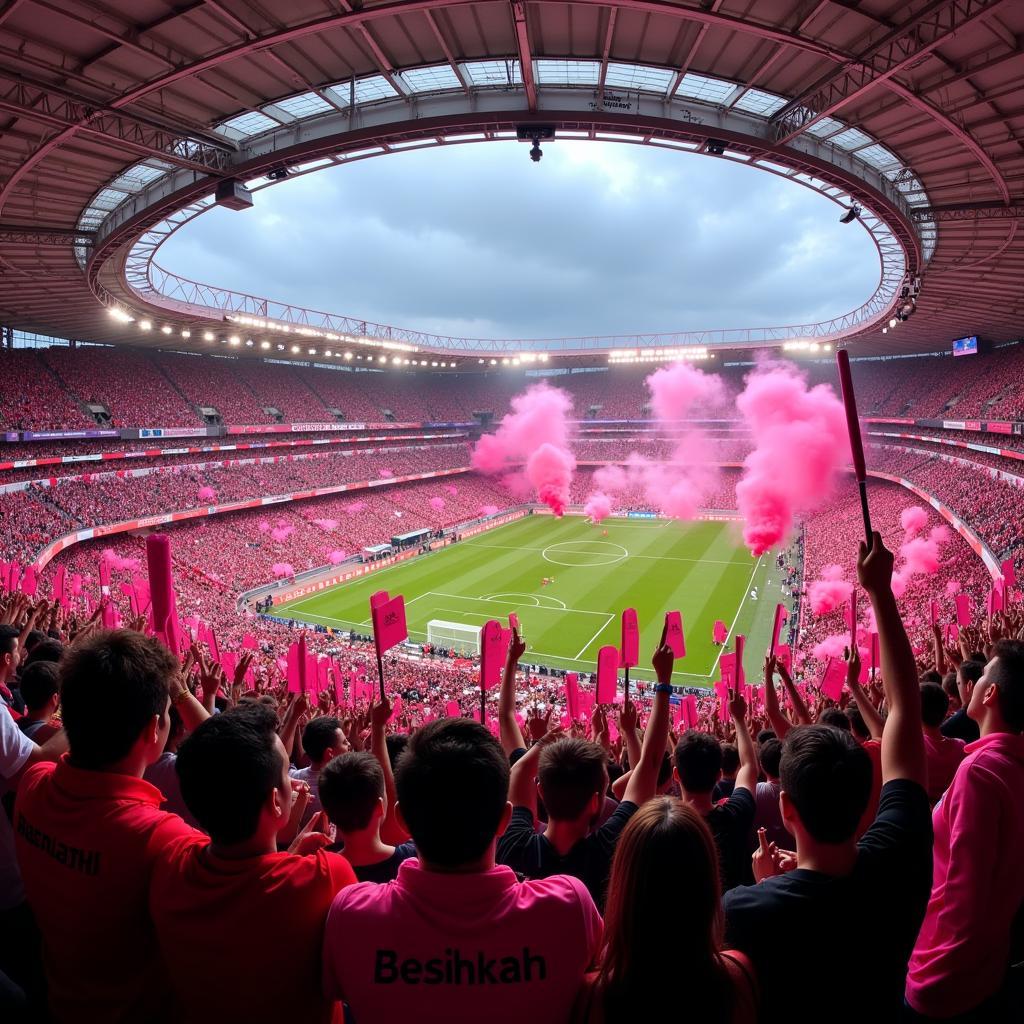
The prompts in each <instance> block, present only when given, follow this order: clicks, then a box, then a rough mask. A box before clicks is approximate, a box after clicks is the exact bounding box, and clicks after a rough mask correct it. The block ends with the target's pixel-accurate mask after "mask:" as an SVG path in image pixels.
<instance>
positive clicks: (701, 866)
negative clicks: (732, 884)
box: [596, 797, 733, 1021]
mask: <svg viewBox="0 0 1024 1024" xmlns="http://www.w3.org/2000/svg"><path fill="white" fill-rule="evenodd" d="M721 895H722V887H721V882H720V880H719V875H718V850H717V848H716V846H715V841H714V838H713V837H712V835H711V831H710V829H709V828H708V826H707V824H706V823H705V821H704V819H703V818H702V817H701V816H700V814H698V813H697V812H696V811H695V810H693V809H692V808H691V807H689V806H687V805H686V804H684V803H683V802H682V801H680V800H676V799H674V798H672V797H658V798H656V799H654V800H649V801H647V803H645V804H644V805H643V806H642V807H641V808H640V809H639V810H638V811H637V812H636V813H635V814H634V815H633V817H632V818H631V819H630V821H629V824H628V825H627V826H626V828H625V829H624V830H623V832H622V835H621V836H620V837H619V841H618V844H617V846H616V849H615V858H614V860H613V861H612V870H611V879H610V882H609V886H608V901H607V905H606V909H605V941H606V944H605V948H604V952H603V956H602V961H601V967H600V971H599V974H598V978H597V986H596V994H597V996H598V998H599V999H602V1000H603V1002H604V1015H605V1019H606V1020H608V1021H617V1020H630V1019H632V1020H641V1019H644V1017H645V1011H648V1010H649V1011H650V1012H654V1010H655V1009H657V1008H659V1007H660V1008H663V1007H664V1005H665V1001H666V1000H665V994H666V990H667V989H669V988H670V987H671V989H672V991H674V992H677V993H680V994H681V996H682V998H683V1002H684V1005H685V1006H686V1008H687V1009H688V1010H694V1011H696V1010H698V1009H699V1010H700V1011H701V1013H702V1016H701V1019H702V1020H716V1019H717V1020H728V1019H729V1018H730V1017H731V1015H732V1002H733V1000H732V987H731V985H730V983H729V977H728V974H727V973H726V969H725V967H724V965H723V963H722V959H721V949H722V934H723V931H724V917H723V914H722V899H721Z"/></svg>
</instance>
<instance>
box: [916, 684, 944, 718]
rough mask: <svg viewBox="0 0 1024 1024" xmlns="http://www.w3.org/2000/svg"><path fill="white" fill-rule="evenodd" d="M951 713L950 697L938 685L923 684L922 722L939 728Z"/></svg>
mask: <svg viewBox="0 0 1024 1024" xmlns="http://www.w3.org/2000/svg"><path fill="white" fill-rule="evenodd" d="M947 711H949V695H948V694H947V693H946V691H945V690H944V689H943V688H942V687H941V686H940V685H939V684H938V683H922V684H921V721H922V722H924V724H925V725H932V726H939V725H942V723H943V722H944V721H945V720H946V712H947Z"/></svg>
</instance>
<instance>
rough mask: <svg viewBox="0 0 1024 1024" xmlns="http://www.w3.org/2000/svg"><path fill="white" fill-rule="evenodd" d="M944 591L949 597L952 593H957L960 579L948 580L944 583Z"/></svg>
mask: <svg viewBox="0 0 1024 1024" xmlns="http://www.w3.org/2000/svg"><path fill="white" fill-rule="evenodd" d="M946 593H947V594H948V595H949V596H950V597H953V595H954V594H959V593H960V581H959V580H950V581H949V582H948V583H947V584H946Z"/></svg>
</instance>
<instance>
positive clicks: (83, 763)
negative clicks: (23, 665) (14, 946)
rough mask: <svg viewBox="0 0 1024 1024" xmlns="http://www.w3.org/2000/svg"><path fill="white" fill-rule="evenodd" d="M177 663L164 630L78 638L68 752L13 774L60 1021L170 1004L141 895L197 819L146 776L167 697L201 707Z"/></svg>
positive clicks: (22, 853)
mask: <svg viewBox="0 0 1024 1024" xmlns="http://www.w3.org/2000/svg"><path fill="white" fill-rule="evenodd" d="M180 673H181V666H180V664H179V663H178V661H177V659H176V658H175V657H174V656H173V655H171V654H170V653H169V652H168V651H167V649H166V648H165V647H163V646H162V645H161V644H160V643H159V641H157V640H156V639H155V638H153V637H145V636H143V635H142V634H140V633H133V632H131V631H130V630H113V631H100V632H97V633H94V634H93V635H91V636H89V637H87V638H85V639H82V640H80V641H79V642H77V643H76V644H74V645H73V646H72V647H71V649H70V650H69V651H68V653H67V655H66V657H65V659H64V661H63V662H62V664H61V708H62V712H63V718H64V726H65V729H66V731H67V738H68V743H69V745H70V752H69V753H68V754H67V755H65V756H64V757H62V758H61V759H60V761H59V762H58V763H57V764H56V765H53V764H38V765H34V766H33V767H31V768H29V769H28V771H26V772H25V774H24V777H23V778H22V780H21V783H20V785H19V787H18V797H17V801H16V803H15V807H14V822H15V831H16V849H17V855H18V862H19V864H20V865H21V873H22V877H23V878H24V882H25V890H26V892H27V893H28V899H29V902H30V904H31V906H32V910H33V912H34V914H35V916H36V920H37V921H38V923H39V929H40V931H41V932H42V936H43V948H44V953H45V965H46V976H47V981H48V983H49V1004H50V1012H51V1014H52V1016H53V1018H54V1019H55V1020H56V1021H57V1022H58V1024H64V1022H71V1021H74V1022H81V1021H110V1022H119V1021H123V1022H129V1021H138V1020H147V1021H162V1020H164V1019H167V1018H170V1017H171V1015H172V1007H171V1003H170V1001H169V999H168V994H169V988H168V984H167V982H168V979H167V976H166V972H165V969H164V967H163V964H162V963H161V961H160V957H159V955H158V952H157V948H156V941H155V936H154V933H153V925H152V922H151V920H150V918H149V914H148V912H147V909H146V898H147V893H148V890H149V881H150V874H151V870H152V866H153V862H154V859H155V857H156V854H157V852H158V851H159V850H160V849H161V848H162V847H163V846H164V845H165V844H166V843H168V842H170V841H172V840H173V839H177V838H180V837H185V836H189V835H192V834H193V830H192V829H191V828H189V826H188V825H186V824H185V823H184V822H183V821H182V820H181V819H180V818H179V817H178V816H177V815H175V814H169V813H167V812H166V811H161V810H160V803H161V801H162V800H163V797H162V795H161V793H160V791H159V790H158V789H156V787H154V786H151V785H150V784H149V783H148V782H144V781H143V779H142V775H143V773H144V772H145V770H146V768H147V767H148V766H149V765H151V764H152V763H153V762H154V761H156V759H157V758H158V757H159V756H160V754H161V752H162V751H163V749H164V743H165V741H166V739H167V732H168V729H169V728H170V722H169V716H168V712H169V709H170V706H171V700H172V696H173V699H174V702H175V704H176V706H177V708H178V710H179V712H180V713H181V716H182V718H183V719H184V720H185V722H186V725H189V726H190V727H194V726H196V725H198V724H199V722H200V721H202V719H203V718H205V717H206V711H205V709H204V708H203V707H202V705H201V704H200V703H199V702H198V701H197V700H196V699H195V698H194V697H193V696H192V695H191V693H190V692H189V691H188V689H187V688H186V687H185V686H184V685H183V683H182V680H181V674H180ZM55 739H56V737H55ZM51 742H52V741H51Z"/></svg>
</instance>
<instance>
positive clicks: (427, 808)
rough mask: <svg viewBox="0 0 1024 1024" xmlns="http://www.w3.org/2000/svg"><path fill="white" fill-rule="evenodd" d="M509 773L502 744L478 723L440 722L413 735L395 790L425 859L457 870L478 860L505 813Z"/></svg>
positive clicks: (461, 720)
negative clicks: (460, 866)
mask: <svg viewBox="0 0 1024 1024" xmlns="http://www.w3.org/2000/svg"><path fill="white" fill-rule="evenodd" d="M509 772H510V769H509V765H508V758H507V757H506V756H505V753H504V751H503V750H502V749H501V745H500V744H499V743H498V741H497V740H496V739H495V738H494V737H493V736H492V735H491V733H490V731H489V730H488V729H486V728H485V727H484V726H482V725H480V724H479V722H474V721H472V720H471V719H468V718H444V719H441V720H439V721H436V722H431V723H430V724H429V725H426V726H424V727H423V728H422V729H419V730H417V731H416V732H415V733H413V735H412V736H411V738H410V739H409V745H408V746H407V747H406V748H405V753H403V754H402V756H401V757H400V758H399V759H398V764H397V765H395V787H396V789H397V791H398V802H399V804H400V805H401V808H402V817H403V818H404V819H405V823H406V825H407V826H408V828H409V831H410V833H412V838H413V840H414V841H415V843H416V849H417V850H418V851H419V852H420V853H421V854H422V856H423V857H424V858H425V859H426V860H428V861H432V862H434V863H435V864H443V865H446V866H449V867H457V866H459V865H462V864H468V863H470V862H472V861H474V860H477V859H479V858H480V857H481V856H483V854H484V852H485V851H486V850H487V848H488V847H489V846H490V844H491V843H492V842H493V841H494V837H495V834H496V833H497V831H498V825H499V824H501V818H502V815H503V814H504V813H505V806H506V804H507V802H508V780H509Z"/></svg>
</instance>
